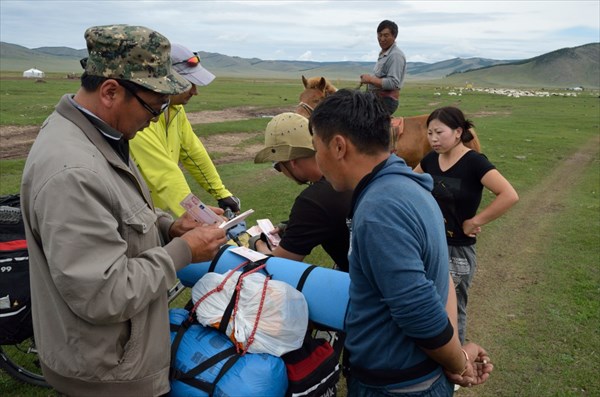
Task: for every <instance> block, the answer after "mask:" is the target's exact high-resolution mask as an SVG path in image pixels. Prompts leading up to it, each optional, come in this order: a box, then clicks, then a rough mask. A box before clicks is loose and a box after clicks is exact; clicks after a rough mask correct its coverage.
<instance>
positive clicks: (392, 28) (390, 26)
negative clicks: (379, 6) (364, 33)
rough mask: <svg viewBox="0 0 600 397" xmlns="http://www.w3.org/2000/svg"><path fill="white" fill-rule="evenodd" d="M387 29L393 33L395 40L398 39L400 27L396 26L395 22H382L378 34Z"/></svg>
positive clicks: (378, 27)
mask: <svg viewBox="0 0 600 397" xmlns="http://www.w3.org/2000/svg"><path fill="white" fill-rule="evenodd" d="M385 28H388V29H389V30H390V32H392V36H394V38H396V37H398V25H396V23H395V22H392V21H388V20H387V19H386V20H385V21H381V23H380V24H379V26H377V33H379V32H381V31H382V30H383V29H385Z"/></svg>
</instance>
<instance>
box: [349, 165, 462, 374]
mask: <svg viewBox="0 0 600 397" xmlns="http://www.w3.org/2000/svg"><path fill="white" fill-rule="evenodd" d="M432 188H433V180H432V178H431V176H430V175H428V174H417V173H415V172H413V171H412V169H411V168H410V167H408V166H407V165H406V163H405V162H404V160H402V159H400V158H399V157H397V156H396V155H391V156H390V157H389V158H388V159H387V160H386V161H384V162H383V163H381V164H379V165H378V166H377V167H375V169H374V170H373V172H372V173H371V174H369V175H367V176H365V177H364V178H363V180H362V181H361V182H360V183H359V185H358V186H357V187H356V189H355V192H354V197H353V206H352V211H353V214H351V217H352V219H351V221H350V222H349V224H350V231H351V235H350V252H349V261H350V269H349V273H350V302H349V307H348V312H347V315H346V324H345V329H346V333H347V335H346V342H345V346H346V348H347V350H348V351H349V359H350V373H351V376H353V377H356V378H358V379H359V380H361V381H362V382H364V383H367V384H373V385H383V384H399V385H406V386H408V385H411V384H416V383H419V382H422V381H424V380H427V379H430V378H432V377H433V376H435V375H437V374H439V373H440V372H441V370H442V369H441V367H440V366H439V365H438V364H437V363H436V362H435V361H433V360H431V359H430V358H429V357H428V356H427V355H426V354H425V353H424V352H423V350H422V349H421V347H425V348H429V349H434V348H437V347H440V346H443V345H444V344H446V343H447V342H448V341H449V340H450V339H451V337H452V332H453V329H452V326H451V325H450V322H449V319H448V315H447V312H446V309H445V305H446V301H447V295H448V282H449V280H448V277H449V273H448V249H447V245H446V236H445V231H444V221H443V217H442V213H441V211H440V209H439V206H438V204H437V203H436V201H435V200H434V198H433V196H432V195H431V189H432ZM420 346H421V347H420Z"/></svg>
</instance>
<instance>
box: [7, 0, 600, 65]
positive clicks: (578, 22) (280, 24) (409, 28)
mask: <svg viewBox="0 0 600 397" xmlns="http://www.w3.org/2000/svg"><path fill="white" fill-rule="evenodd" d="M383 19H390V20H393V21H395V22H396V23H397V24H398V26H399V33H398V38H397V43H398V46H399V47H400V48H401V49H402V50H403V51H404V53H405V54H406V57H407V59H408V60H409V61H411V62H427V63H433V62H438V61H442V60H446V59H451V58H456V57H461V58H470V57H482V58H491V59H502V60H505V59H526V58H531V57H534V56H538V55H541V54H545V53H547V52H550V51H554V50H557V49H560V48H565V47H576V46H580V45H583V44H588V43H592V42H600V1H598V0H589V1H578V0H574V1H528V0H522V1H491V0H488V1H454V0H438V1H341V0H338V1H208V0H203V1H192V0H189V1H146V0H131V1H128V0H121V1H102V0H96V1H82V0H80V1H49V0H48V1H47V0H28V1H23V0H21V1H16V0H0V40H1V41H4V42H8V43H13V44H19V45H22V46H24V47H27V48H37V47H45V46H65V47H71V48H76V49H81V48H85V41H84V39H83V32H84V31H85V29H86V28H88V27H89V26H94V25H107V24H115V23H126V24H132V25H144V26H147V27H150V28H152V29H155V30H157V31H159V32H160V33H162V34H164V35H165V36H167V37H168V38H169V39H170V40H171V41H172V42H177V43H180V44H183V45H185V46H187V47H189V48H190V49H192V50H194V51H208V52H218V53H221V54H225V55H231V56H239V57H243V58H253V57H255V58H260V59H264V60H268V59H277V60H312V61H320V62H330V61H374V60H375V59H376V58H377V53H378V51H379V46H378V44H377V39H376V28H377V25H378V24H379V22H380V21H382V20H383Z"/></svg>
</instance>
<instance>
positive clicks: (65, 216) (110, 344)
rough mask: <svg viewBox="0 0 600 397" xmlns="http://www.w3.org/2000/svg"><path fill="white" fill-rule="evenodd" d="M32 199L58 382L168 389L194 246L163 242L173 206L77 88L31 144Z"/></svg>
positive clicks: (134, 391) (35, 284)
mask: <svg viewBox="0 0 600 397" xmlns="http://www.w3.org/2000/svg"><path fill="white" fill-rule="evenodd" d="M106 127H107V128H110V127H108V126H106ZM21 201H22V203H21V205H22V210H23V218H24V221H25V228H26V235H27V243H28V249H29V257H30V279H31V290H32V310H33V326H34V332H35V339H36V344H37V347H38V351H39V355H40V360H41V362H42V369H43V372H44V376H45V377H46V379H47V380H48V381H49V383H50V384H51V385H52V386H53V387H54V388H56V389H57V390H58V391H59V392H61V393H64V394H66V395H72V396H92V395H93V396H101V395H106V396H111V397H116V396H156V395H161V394H164V393H166V392H168V391H169V381H168V371H169V347H170V339H169V320H168V302H167V290H168V289H169V287H171V286H172V285H173V284H174V283H175V281H176V273H175V271H176V269H179V268H181V267H183V266H184V265H186V264H188V263H190V261H191V252H190V249H189V247H188V246H187V244H186V243H185V241H183V240H182V239H179V238H176V239H173V240H172V241H170V242H168V244H166V245H164V246H162V245H163V244H162V242H163V241H168V228H169V226H170V224H171V222H172V219H171V217H170V216H168V215H166V214H164V213H162V212H156V211H155V210H154V208H153V205H152V201H151V199H150V194H149V192H148V189H147V187H146V185H145V183H144V182H143V179H142V178H141V176H140V175H139V173H138V171H137V169H136V167H135V165H133V163H132V162H131V161H129V164H128V165H127V164H125V163H124V162H123V161H122V160H121V159H120V158H119V157H118V156H117V154H116V152H115V151H114V150H113V149H112V148H111V147H110V145H109V144H108V143H107V142H106V140H105V139H104V138H103V137H102V135H101V134H100V133H99V131H98V130H97V129H96V127H94V126H93V125H92V124H91V123H90V121H89V120H88V119H87V118H86V117H85V116H84V115H83V114H82V113H81V112H80V111H79V110H78V109H77V108H76V107H74V106H73V104H72V103H71V101H70V100H69V96H68V95H65V96H64V97H63V98H62V99H61V101H60V102H59V104H58V105H57V108H56V111H55V112H54V113H52V115H50V117H49V118H48V119H47V120H46V121H45V122H44V124H43V126H42V129H41V131H40V133H39V135H38V138H37V139H36V141H35V143H34V144H33V147H32V148H31V151H30V153H29V156H28V158H27V162H26V164H25V170H24V172H23V182H22V187H21Z"/></svg>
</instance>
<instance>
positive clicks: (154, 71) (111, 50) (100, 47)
mask: <svg viewBox="0 0 600 397" xmlns="http://www.w3.org/2000/svg"><path fill="white" fill-rule="evenodd" d="M85 40H86V42H87V48H88V54H89V56H88V58H87V64H86V66H85V72H86V73H87V74H89V75H91V76H103V77H109V78H113V79H121V80H128V81H131V82H133V83H136V84H139V85H141V86H142V87H144V88H147V89H148V90H150V91H154V92H158V93H159V94H169V95H173V94H178V93H180V92H183V91H185V90H187V89H189V88H190V87H191V84H190V83H189V82H188V81H187V80H186V79H184V78H183V77H181V76H180V75H179V74H177V73H176V72H174V71H172V69H171V56H170V50H171V44H170V43H169V41H168V40H167V39H166V38H165V37H164V36H163V35H161V34H160V33H158V32H155V31H153V30H150V29H148V28H145V27H143V26H130V25H112V26H94V27H91V28H89V29H88V30H86V32H85Z"/></svg>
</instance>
